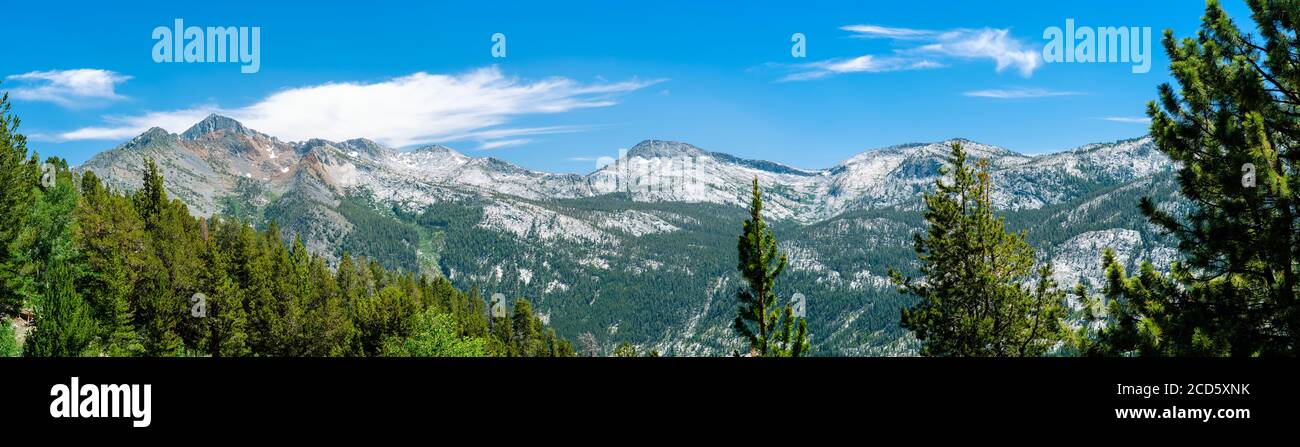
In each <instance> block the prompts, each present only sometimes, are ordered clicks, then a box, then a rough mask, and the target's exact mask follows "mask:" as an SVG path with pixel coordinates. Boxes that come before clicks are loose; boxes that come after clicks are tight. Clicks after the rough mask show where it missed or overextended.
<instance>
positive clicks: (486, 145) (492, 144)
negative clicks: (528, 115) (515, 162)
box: [478, 138, 532, 150]
mask: <svg viewBox="0 0 1300 447" xmlns="http://www.w3.org/2000/svg"><path fill="white" fill-rule="evenodd" d="M530 141H532V140H529V139H527V138H515V139H511V140H492V141H484V142H483V143H482V144H479V146H478V148H479V150H488V149H499V148H503V147H509V146H518V145H521V144H527V143H528V142H530Z"/></svg>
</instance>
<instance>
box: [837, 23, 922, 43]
mask: <svg viewBox="0 0 1300 447" xmlns="http://www.w3.org/2000/svg"><path fill="white" fill-rule="evenodd" d="M840 29H841V30H844V31H848V32H851V33H853V36H852V37H857V38H862V39H872V38H883V39H900V40H909V39H920V38H924V37H929V36H933V35H934V31H929V30H923V29H911V28H891V27H886V26H879V25H847V26H841V27H840Z"/></svg>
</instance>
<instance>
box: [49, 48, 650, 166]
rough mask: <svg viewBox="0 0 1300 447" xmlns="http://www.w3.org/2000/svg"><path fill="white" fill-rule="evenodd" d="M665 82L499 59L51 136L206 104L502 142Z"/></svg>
mask: <svg viewBox="0 0 1300 447" xmlns="http://www.w3.org/2000/svg"><path fill="white" fill-rule="evenodd" d="M663 81H664V80H661V79H656V80H648V81H641V80H629V81H624V82H599V83H592V84H583V83H579V82H577V81H574V80H571V79H567V78H560V77H555V78H546V79H541V80H535V81H529V80H524V79H520V78H516V77H509V76H506V75H504V74H503V73H502V72H501V70H500V69H499V68H498V67H496V66H491V67H486V68H481V69H477V70H472V71H468V72H464V73H459V74H431V73H424V72H419V73H415V74H411V75H408V76H402V77H398V78H393V79H389V80H384V81H380V82H373V83H360V82H332V83H326V84H321V85H313V86H307V87H299V88H291V89H287V90H282V91H279V92H276V93H273V94H271V95H270V96H267V97H266V98H263V99H262V100H260V101H257V102H256V103H254V104H252V105H249V106H246V107H241V108H234V109H226V108H221V107H217V106H200V107H194V108H189V109H184V110H174V111H160V112H149V113H144V114H141V115H136V116H115V117H105V124H103V125H99V126H90V127H84V128H80V129H76V130H72V131H68V132H63V133H60V134H57V135H53V136H52V139H55V140H61V141H67V140H89V139H96V140H111V139H121V138H126V137H130V136H133V135H136V134H139V133H141V132H143V131H145V130H147V129H149V128H150V127H154V126H157V127H162V128H164V129H167V130H168V131H171V132H180V131H183V130H185V129H186V128H188V127H189V126H190V125H192V124H194V123H195V122H197V121H199V120H201V119H202V118H203V117H204V116H206V115H207V114H209V113H219V114H223V115H226V116H230V117H232V118H235V119H237V120H240V121H242V122H243V123H244V124H246V125H248V126H249V127H252V128H254V129H258V130H261V131H263V132H267V133H269V134H271V135H275V136H277V137H280V138H282V139H287V140H290V141H295V140H305V139H308V138H316V137H319V138H326V139H333V140H345V139H350V138H357V137H365V138H371V139H374V140H376V141H379V142H381V143H384V144H387V145H390V146H394V147H405V146H411V145H416V144H426V143H433V142H446V141H458V140H467V139H473V140H478V141H480V142H481V144H483V145H484V147H486V146H489V145H495V146H494V147H503V146H505V145H509V144H508V143H506V141H510V140H521V138H519V137H522V136H526V135H538V134H547V133H561V132H576V131H580V130H581V129H582V128H583V127H581V126H552V127H532V128H519V127H508V126H509V124H510V123H511V122H512V120H514V119H515V118H518V117H521V116H526V115H540V114H557V113H563V112H567V111H571V110H578V109H586V108H595V107H608V106H612V105H614V104H616V103H617V102H618V101H617V100H618V98H619V96H620V95H624V94H627V93H630V92H633V91H636V90H640V89H642V88H645V87H648V86H651V85H655V84H658V83H660V82H663ZM497 140H504V141H497Z"/></svg>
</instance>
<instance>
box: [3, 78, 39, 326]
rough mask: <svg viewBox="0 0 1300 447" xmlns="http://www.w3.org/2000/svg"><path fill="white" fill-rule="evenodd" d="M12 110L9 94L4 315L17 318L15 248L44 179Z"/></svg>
mask: <svg viewBox="0 0 1300 447" xmlns="http://www.w3.org/2000/svg"><path fill="white" fill-rule="evenodd" d="M11 107H12V105H11V104H10V102H9V94H8V93H4V94H0V315H6V314H7V315H13V314H16V313H17V312H18V311H19V309H20V308H22V306H23V297H22V296H21V295H19V294H18V291H17V286H16V284H15V282H16V281H17V280H19V279H21V278H22V273H21V272H19V271H18V270H19V268H20V267H19V265H18V261H17V260H15V259H14V253H13V252H12V248H11V247H12V246H13V244H14V242H15V241H16V240H17V239H18V234H19V232H20V231H22V230H23V228H25V227H26V221H27V217H28V209H29V208H31V206H32V204H33V203H34V202H35V197H34V192H33V190H34V189H35V188H36V187H37V186H36V185H37V183H38V180H39V179H40V175H41V173H40V167H39V163H38V162H37V160H38V159H37V157H36V155H35V154H33V155H31V158H28V154H27V137H26V136H23V135H22V134H20V133H18V125H19V123H20V122H21V120H20V119H19V118H18V116H17V115H14V114H12V113H11V112H10V109H11Z"/></svg>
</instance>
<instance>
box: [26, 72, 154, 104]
mask: <svg viewBox="0 0 1300 447" xmlns="http://www.w3.org/2000/svg"><path fill="white" fill-rule="evenodd" d="M129 79H131V77H130V76H126V75H123V74H119V73H117V72H114V71H109V70H100V69H94V68H80V69H75V70H50V71H33V72H30V73H23V74H16V75H9V76H6V77H5V80H6V81H10V82H13V83H15V84H16V87H15V88H13V89H12V90H10V91H9V94H10V95H12V96H13V98H14V99H18V100H24V101H44V102H52V103H55V104H58V105H60V106H63V107H67V108H86V107H95V106H100V105H104V104H106V103H108V102H112V101H118V100H122V99H126V97H125V96H122V95H119V94H118V93H117V84H121V83H123V82H126V81H127V80H129Z"/></svg>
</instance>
